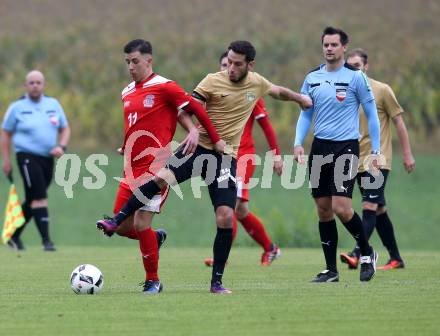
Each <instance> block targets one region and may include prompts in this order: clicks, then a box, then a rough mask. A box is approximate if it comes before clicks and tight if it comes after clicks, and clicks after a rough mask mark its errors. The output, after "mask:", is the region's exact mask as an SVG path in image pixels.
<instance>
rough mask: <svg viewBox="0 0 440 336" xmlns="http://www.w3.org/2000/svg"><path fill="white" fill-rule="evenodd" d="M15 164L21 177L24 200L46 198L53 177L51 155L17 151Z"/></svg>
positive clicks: (30, 200)
mask: <svg viewBox="0 0 440 336" xmlns="http://www.w3.org/2000/svg"><path fill="white" fill-rule="evenodd" d="M17 165H18V168H19V170H20V174H21V176H22V178H23V185H24V192H25V198H26V202H27V203H29V202H32V201H33V200H40V199H46V198H47V189H48V188H49V185H50V183H51V181H52V177H53V167H54V159H53V157H46V156H41V155H35V154H30V153H24V152H18V153H17Z"/></svg>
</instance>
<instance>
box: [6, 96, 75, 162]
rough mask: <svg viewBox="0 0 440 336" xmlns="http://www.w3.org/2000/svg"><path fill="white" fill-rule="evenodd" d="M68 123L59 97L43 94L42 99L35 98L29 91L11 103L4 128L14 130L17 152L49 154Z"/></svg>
mask: <svg viewBox="0 0 440 336" xmlns="http://www.w3.org/2000/svg"><path fill="white" fill-rule="evenodd" d="M67 125H68V123H67V119H66V116H65V114H64V110H63V108H62V107H61V104H60V103H59V102H58V100H56V99H55V98H52V97H48V96H45V95H42V96H41V97H40V99H39V100H38V101H33V100H32V99H30V98H29V97H28V95H25V96H23V97H21V98H20V99H18V100H17V101H15V102H13V103H12V104H11V105H9V108H8V110H7V112H6V114H5V117H4V119H3V124H2V128H3V129H4V130H5V131H7V132H10V133H12V143H13V145H14V149H15V152H16V153H19V152H25V153H31V154H36V155H41V156H46V157H49V156H51V155H50V151H51V150H52V149H53V148H54V147H55V146H56V145H57V139H58V133H59V130H60V129H62V128H65V127H67Z"/></svg>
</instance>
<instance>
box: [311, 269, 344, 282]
mask: <svg viewBox="0 0 440 336" xmlns="http://www.w3.org/2000/svg"><path fill="white" fill-rule="evenodd" d="M338 281H339V274H338V273H337V272H332V271H329V270H324V271H322V272H321V273H319V274H318V275H317V276H316V277H314V278H313V279H312V281H311V282H338Z"/></svg>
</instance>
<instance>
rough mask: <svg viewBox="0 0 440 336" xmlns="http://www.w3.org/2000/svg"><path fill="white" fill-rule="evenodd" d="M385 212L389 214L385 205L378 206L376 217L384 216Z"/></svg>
mask: <svg viewBox="0 0 440 336" xmlns="http://www.w3.org/2000/svg"><path fill="white" fill-rule="evenodd" d="M385 212H387V207H386V206H385V205H382V206H378V207H377V210H376V215H377V216H379V215H383V214H384V213H385Z"/></svg>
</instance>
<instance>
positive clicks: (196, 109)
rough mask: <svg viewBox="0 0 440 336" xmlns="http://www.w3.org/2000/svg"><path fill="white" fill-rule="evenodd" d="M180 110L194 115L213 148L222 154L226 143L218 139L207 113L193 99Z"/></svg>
mask: <svg viewBox="0 0 440 336" xmlns="http://www.w3.org/2000/svg"><path fill="white" fill-rule="evenodd" d="M181 109H182V110H184V111H185V112H187V113H188V114H189V115H193V114H194V115H195V116H196V118H197V120H198V121H199V123H200V124H201V125H202V126H203V128H204V129H205V130H206V132H207V133H208V136H209V138H210V139H211V141H212V143H213V144H214V148H215V150H216V151H217V152H219V153H222V154H223V153H224V151H225V146H226V143H225V141H224V140H222V139H220V136H219V135H218V133H217V131H216V129H215V127H214V125H213V124H212V122H211V120H210V119H209V116H208V113H207V112H206V110H205V109H204V108H203V106H202V105H201V104H199V103H198V102H196V101H195V100H194V99H190V100H189V102H188V104H186V105H185V106H183V107H181Z"/></svg>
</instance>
